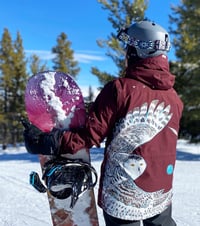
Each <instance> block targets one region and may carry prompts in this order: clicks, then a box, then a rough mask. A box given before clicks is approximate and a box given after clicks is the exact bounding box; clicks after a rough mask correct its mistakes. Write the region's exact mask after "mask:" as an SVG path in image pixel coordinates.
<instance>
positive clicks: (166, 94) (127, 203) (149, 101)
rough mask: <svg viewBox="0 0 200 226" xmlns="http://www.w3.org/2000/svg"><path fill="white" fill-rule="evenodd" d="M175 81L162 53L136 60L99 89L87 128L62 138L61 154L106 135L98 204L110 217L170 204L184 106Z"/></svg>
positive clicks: (137, 216) (139, 214) (129, 216)
mask: <svg viewBox="0 0 200 226" xmlns="http://www.w3.org/2000/svg"><path fill="white" fill-rule="evenodd" d="M174 80H175V77H174V76H173V75H172V74H171V73H170V72H169V64H168V59H167V57H166V56H164V55H160V56H158V57H153V58H148V59H142V60H140V61H139V62H137V64H136V65H131V67H129V68H128V69H127V71H126V76H125V77H124V78H118V79H115V80H114V81H112V82H109V83H108V84H107V85H106V86H105V87H104V88H103V90H102V91H101V93H100V94H99V95H98V97H97V98H96V100H95V102H94V104H93V106H92V108H91V110H90V112H89V115H88V118H87V120H86V126H85V128H82V129H79V130H77V131H76V132H66V133H65V134H64V136H63V138H62V141H61V149H60V150H61V153H66V152H70V153H75V152H77V151H78V150H80V149H82V148H84V147H86V148H91V147H92V146H93V145H96V146H99V145H100V143H101V142H102V141H103V140H104V139H105V138H107V140H106V147H105V154H104V160H103V163H102V166H101V178H100V187H99V197H98V204H99V205H100V206H101V207H102V208H103V209H104V210H105V211H106V212H107V213H108V214H110V215H112V216H114V217H117V218H121V219H126V220H141V219H146V218H149V217H152V216H154V215H156V214H159V213H161V212H162V211H164V210H165V209H166V208H167V207H168V206H169V205H170V204H171V199H172V182H173V172H174V167H175V160H176V142H177V138H178V131H179V121H180V118H181V114H182V109H183V104H182V102H181V100H180V98H179V97H178V95H177V93H176V91H175V90H174V89H173V85H174Z"/></svg>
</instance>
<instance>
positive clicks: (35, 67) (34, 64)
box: [29, 54, 48, 75]
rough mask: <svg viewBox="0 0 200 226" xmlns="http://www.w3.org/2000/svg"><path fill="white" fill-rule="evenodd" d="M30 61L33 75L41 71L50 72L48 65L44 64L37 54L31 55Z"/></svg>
mask: <svg viewBox="0 0 200 226" xmlns="http://www.w3.org/2000/svg"><path fill="white" fill-rule="evenodd" d="M29 61H30V70H31V74H32V75H33V74H36V73H38V72H41V71H46V70H48V67H47V65H46V64H42V62H41V60H40V58H39V57H38V56H37V55H36V54H33V55H31V57H30V59H29Z"/></svg>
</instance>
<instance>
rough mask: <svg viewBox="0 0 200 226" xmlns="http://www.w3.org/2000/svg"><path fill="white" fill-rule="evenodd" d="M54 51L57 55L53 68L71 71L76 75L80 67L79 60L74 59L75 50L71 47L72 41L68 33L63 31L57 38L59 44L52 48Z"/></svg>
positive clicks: (73, 75)
mask: <svg viewBox="0 0 200 226" xmlns="http://www.w3.org/2000/svg"><path fill="white" fill-rule="evenodd" d="M52 53H54V54H55V55H56V57H55V58H54V59H53V63H54V66H53V69H54V70H56V71H62V72H65V73H69V74H70V75H71V76H72V77H74V78H75V77H76V75H77V74H78V73H79V71H80V68H79V67H78V62H77V61H75V60H74V51H73V50H72V49H71V42H70V41H68V40H67V35H66V34H65V33H64V32H62V33H61V34H60V35H59V36H58V38H57V45H56V46H55V47H53V48H52Z"/></svg>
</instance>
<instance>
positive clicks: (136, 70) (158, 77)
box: [125, 55, 175, 90]
mask: <svg viewBox="0 0 200 226" xmlns="http://www.w3.org/2000/svg"><path fill="white" fill-rule="evenodd" d="M125 77H126V78H133V79H136V80H139V81H141V82H142V83H144V84H146V85H148V86H149V87H151V88H152V89H160V90H167V89H170V88H172V87H173V85H174V82H175V76H174V75H172V74H171V73H170V72H169V63H168V58H167V56H165V55H159V56H157V57H151V58H146V59H140V60H138V61H137V62H135V63H133V64H131V65H130V66H128V68H127V69H126V76H125Z"/></svg>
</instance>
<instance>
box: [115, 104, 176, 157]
mask: <svg viewBox="0 0 200 226" xmlns="http://www.w3.org/2000/svg"><path fill="white" fill-rule="evenodd" d="M171 117H172V113H170V105H167V106H166V107H165V103H164V102H161V103H159V101H158V100H153V101H152V102H151V103H150V104H149V106H148V104H147V103H144V104H142V106H141V107H136V108H134V109H133V111H131V112H129V113H128V114H127V115H126V117H125V118H123V119H122V120H121V121H120V122H119V124H118V125H117V127H116V130H115V132H114V139H113V141H112V142H111V146H112V145H114V146H115V148H117V149H118V151H122V152H126V153H129V152H130V151H133V150H135V149H136V148H137V147H139V146H141V145H142V144H144V143H146V142H148V141H150V140H151V139H153V137H155V136H156V135H157V134H158V133H159V132H160V131H161V130H162V129H163V128H164V127H165V126H166V125H167V123H168V122H169V120H170V119H171ZM119 149H120V150H119Z"/></svg>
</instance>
